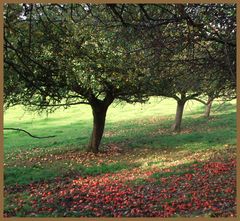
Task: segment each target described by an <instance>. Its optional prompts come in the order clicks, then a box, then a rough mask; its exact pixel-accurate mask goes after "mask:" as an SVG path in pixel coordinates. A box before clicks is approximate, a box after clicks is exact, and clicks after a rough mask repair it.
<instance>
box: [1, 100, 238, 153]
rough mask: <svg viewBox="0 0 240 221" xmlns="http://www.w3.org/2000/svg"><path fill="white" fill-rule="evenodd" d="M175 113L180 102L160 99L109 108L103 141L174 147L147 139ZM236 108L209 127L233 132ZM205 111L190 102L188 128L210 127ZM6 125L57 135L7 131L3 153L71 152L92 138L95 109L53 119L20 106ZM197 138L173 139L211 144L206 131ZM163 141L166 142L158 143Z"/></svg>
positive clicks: (78, 109)
mask: <svg viewBox="0 0 240 221" xmlns="http://www.w3.org/2000/svg"><path fill="white" fill-rule="evenodd" d="M215 106H217V105H215ZM175 109H176V102H175V100H173V99H165V100H163V101H160V100H159V99H157V98H152V99H151V100H150V102H149V103H147V104H135V105H130V104H125V105H123V104H118V105H117V104H113V105H112V106H111V107H110V108H109V110H108V114H107V121H106V126H105V135H104V137H103V140H102V143H103V144H104V143H109V142H123V141H125V142H128V143H129V145H130V146H132V147H137V146H141V145H150V146H154V147H157V146H158V144H159V143H161V145H162V146H166V145H167V146H170V147H175V146H176V145H177V143H178V142H174V141H171V135H168V134H166V135H163V136H155V137H154V138H152V137H151V139H150V138H149V137H146V136H144V135H146V134H147V133H151V132H154V131H156V130H158V129H169V127H170V126H171V124H172V123H173V119H174V113H175ZM213 109H214V107H213ZM235 109H236V108H235V102H232V103H229V104H228V108H227V109H226V110H222V111H221V112H218V113H217V114H215V115H214V117H215V118H216V119H214V120H213V121H210V122H209V123H208V124H209V126H210V127H212V126H213V127H218V126H222V127H223V129H222V132H221V135H224V134H226V133H224V132H225V131H226V128H224V125H225V124H228V125H229V127H228V128H230V130H231V129H232V127H235V128H236V122H235V119H236V116H235ZM202 113H203V105H202V104H200V103H198V102H192V101H189V102H188V103H187V104H186V107H185V111H184V120H183V129H184V128H185V127H191V126H197V125H200V126H201V125H202V124H206V123H207V120H206V119H204V118H202V117H201V115H202ZM193 116H194V117H196V116H197V118H194V119H193V118H192V117H193ZM207 126H208V125H207ZM4 127H16V128H22V129H25V130H28V131H29V132H31V133H32V134H34V135H38V136H49V135H56V137H54V138H49V139H33V138H31V137H29V136H28V135H26V134H24V133H23V132H18V131H4V153H9V152H13V151H21V150H27V149H28V150H29V149H32V148H36V147H41V148H51V147H62V148H66V147H70V146H71V147H73V146H74V147H75V148H79V149H83V148H84V147H85V146H86V144H87V143H88V140H89V137H90V134H91V129H92V114H91V109H90V107H89V106H87V105H79V106H77V107H76V106H74V107H71V108H69V109H59V110H57V111H56V112H55V113H53V114H49V115H48V117H47V116H46V115H40V116H39V115H37V114H34V113H31V112H26V111H24V110H23V109H22V108H21V107H19V106H18V107H14V108H12V109H10V110H8V111H7V112H6V113H4ZM196 129H197V128H196ZM193 132H194V131H193ZM197 134H199V133H198V132H197V133H193V134H192V135H184V134H183V135H181V134H180V135H177V136H175V135H174V136H175V137H176V140H178V141H179V140H181V141H182V143H181V145H183V144H186V143H189V141H190V142H192V140H196V139H197V142H199V140H201V136H204V137H205V141H206V134H204V133H202V135H201V134H200V135H199V136H198V135H197ZM209 134H210V135H209V136H210V137H209V139H210V140H211V139H212V137H215V135H216V134H214V133H213V134H212V135H211V133H209ZM227 134H229V135H230V136H227V135H225V136H227V137H228V138H227V139H228V141H229V142H230V141H231V138H232V137H233V134H235V131H227ZM195 138H196V139H195ZM225 138H226V137H225ZM139 139H141V140H139ZM159 139H160V140H161V142H159V141H160V140H159ZM216 139H217V138H216ZM206 142H207V141H206Z"/></svg>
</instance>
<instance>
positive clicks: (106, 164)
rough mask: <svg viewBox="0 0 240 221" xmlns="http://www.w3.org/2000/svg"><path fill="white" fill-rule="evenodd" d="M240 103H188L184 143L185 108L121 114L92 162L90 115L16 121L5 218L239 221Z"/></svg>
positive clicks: (114, 115)
mask: <svg viewBox="0 0 240 221" xmlns="http://www.w3.org/2000/svg"><path fill="white" fill-rule="evenodd" d="M235 102H236V101H233V102H229V103H226V104H224V105H221V104H220V103H219V102H215V105H214V106H213V112H212V116H211V118H210V119H206V118H204V117H203V113H204V107H203V105H201V104H200V103H197V102H188V103H187V106H186V109H185V112H184V119H183V125H182V132H181V133H180V134H176V133H172V132H171V130H170V126H171V124H172V123H173V119H174V112H175V108H176V103H175V102H174V100H170V99H166V100H163V101H160V100H159V99H156V98H152V99H151V100H150V103H148V104H145V105H139V104H138V105H122V104H114V105H113V107H111V108H110V110H109V112H108V116H107V123H106V128H105V133H104V138H103V140H102V145H101V152H100V153H99V154H97V155H94V154H92V153H86V152H85V151H84V147H85V145H86V144H87V142H88V139H89V136H90V133H91V124H92V118H91V112H90V109H89V108H88V107H86V106H79V107H74V108H71V109H67V110H59V111H57V112H56V113H54V114H51V115H49V116H48V117H46V116H44V115H42V116H38V115H33V114H31V113H29V112H25V113H24V112H23V110H22V109H21V107H16V108H13V109H10V110H9V111H7V112H6V113H5V115H4V125H5V127H18V128H23V129H26V130H28V131H30V132H31V133H33V134H35V135H39V136H46V135H56V137H55V138H49V139H41V140H38V139H32V138H30V137H28V136H27V135H25V134H22V132H15V131H6V132H4V179H5V180H4V200H5V203H4V216H6V217H12V216H33V217H35V216H38V217H46V216H58V217H62V216H66V217H70V216H71V217H72V216H73V217H81V216H90V217H92V216H106V217H118V216H124V217H136V216H145V217H153V216H158V217H182V216H183V217H198V216H207V217H229V216H236V103H235Z"/></svg>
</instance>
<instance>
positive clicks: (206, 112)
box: [204, 98, 213, 118]
mask: <svg viewBox="0 0 240 221" xmlns="http://www.w3.org/2000/svg"><path fill="white" fill-rule="evenodd" d="M212 103H213V99H211V98H208V102H207V105H206V107H205V113H204V117H206V118H209V117H210V112H211V107H212Z"/></svg>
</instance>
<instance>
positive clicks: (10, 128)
mask: <svg viewBox="0 0 240 221" xmlns="http://www.w3.org/2000/svg"><path fill="white" fill-rule="evenodd" d="M3 129H4V130H16V131H23V132H24V133H26V134H28V135H29V136H30V137H33V138H37V139H44V138H51V137H56V136H45V137H38V136H34V135H32V134H30V133H29V132H28V131H26V130H23V129H20V128H12V127H5V128H3Z"/></svg>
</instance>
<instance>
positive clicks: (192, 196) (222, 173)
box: [5, 159, 236, 217]
mask: <svg viewBox="0 0 240 221" xmlns="http://www.w3.org/2000/svg"><path fill="white" fill-rule="evenodd" d="M235 167H236V160H235V159H234V160H229V161H228V162H208V163H205V164H204V165H202V166H197V165H192V166H189V168H190V169H191V170H192V171H194V172H193V173H188V172H186V173H185V174H182V175H175V174H173V175H171V176H168V177H163V178H159V179H158V180H157V179H153V178H151V175H152V174H153V173H156V172H159V173H163V172H171V171H172V170H170V169H168V170H167V169H166V170H164V171H163V170H162V171H161V170H160V169H157V168H154V169H152V170H151V171H142V170H141V169H140V168H135V169H133V170H131V171H126V170H125V171H121V172H119V173H115V174H104V175H99V176H96V177H92V176H88V177H86V178H83V177H76V178H75V179H73V180H69V181H70V182H66V183H63V182H61V181H56V182H55V183H54V185H49V184H48V183H43V184H41V185H40V184H31V186H29V189H28V190H27V191H28V192H29V197H30V198H31V199H32V200H31V203H32V210H33V211H32V213H28V214H26V216H27V215H31V214H52V213H56V214H58V216H68V215H69V214H70V215H73V214H75V213H76V214H78V215H77V216H96V217H99V216H105V217H106V216H109V217H123V216H126V217H141V216H145V217H172V216H176V215H177V216H191V215H192V214H198V215H200V216H201V215H203V214H206V213H207V214H210V215H211V216H233V215H235V214H236V211H235V209H234V208H235V207H236V202H235V201H236V199H235V198H236V177H235V174H234V173H232V172H233V171H235ZM189 168H188V169H189ZM149 176H150V177H149ZM138 177H143V178H145V179H146V181H147V182H146V184H144V185H129V184H127V182H126V181H129V180H130V181H131V180H135V179H136V178H138ZM156 181H158V182H156ZM16 200H18V203H19V204H18V208H17V211H21V208H23V206H24V202H23V200H22V199H21V200H19V199H16ZM17 211H15V212H17ZM63 211H64V212H63ZM5 215H6V216H11V215H12V214H5Z"/></svg>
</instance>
